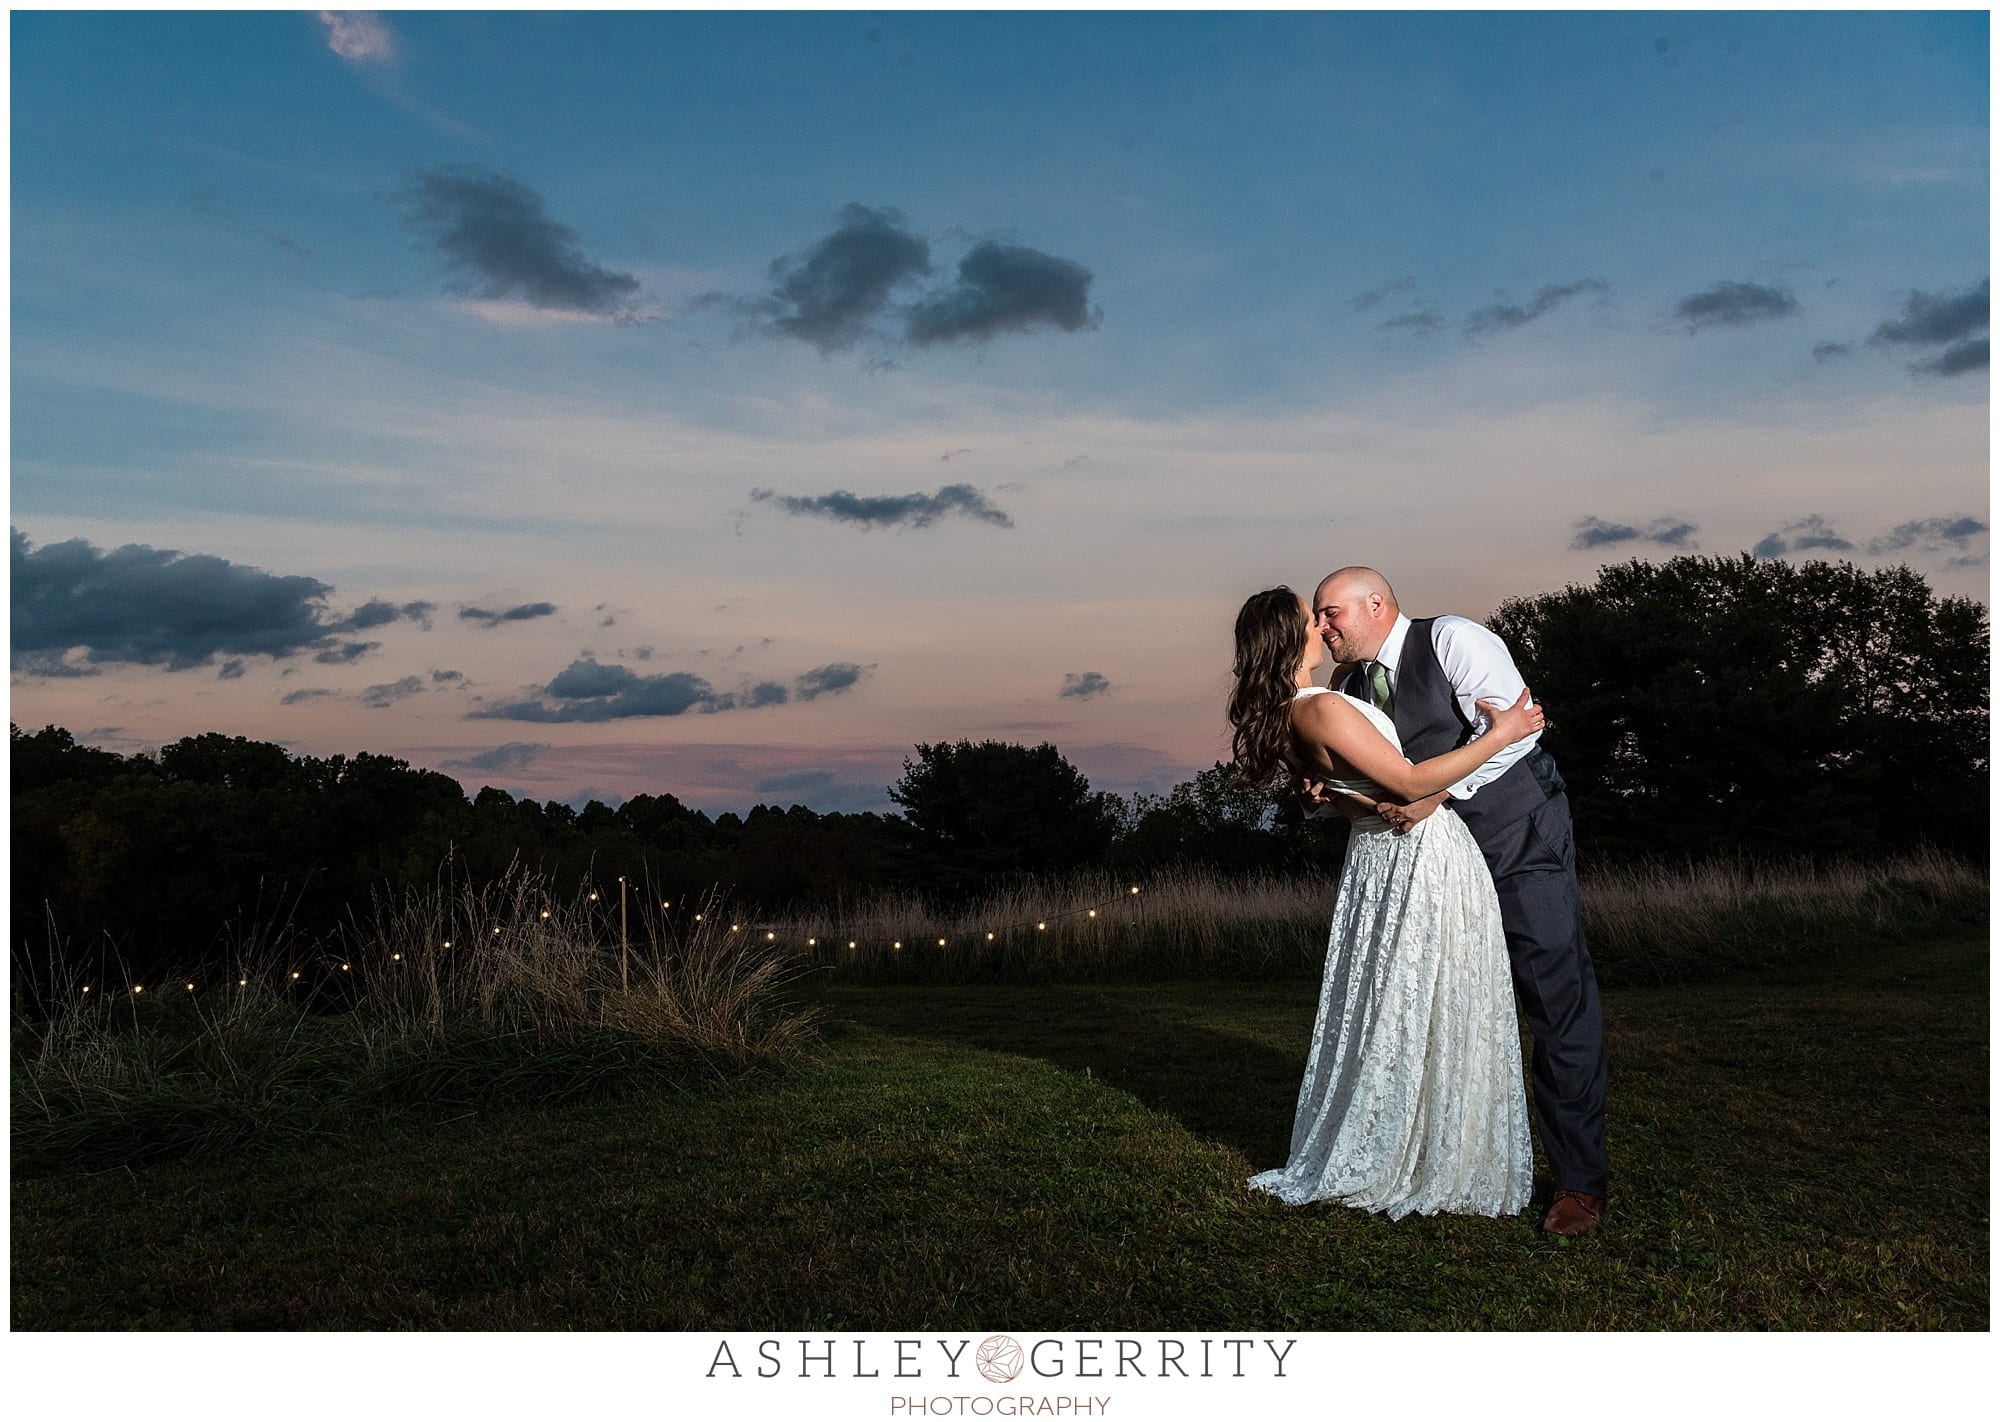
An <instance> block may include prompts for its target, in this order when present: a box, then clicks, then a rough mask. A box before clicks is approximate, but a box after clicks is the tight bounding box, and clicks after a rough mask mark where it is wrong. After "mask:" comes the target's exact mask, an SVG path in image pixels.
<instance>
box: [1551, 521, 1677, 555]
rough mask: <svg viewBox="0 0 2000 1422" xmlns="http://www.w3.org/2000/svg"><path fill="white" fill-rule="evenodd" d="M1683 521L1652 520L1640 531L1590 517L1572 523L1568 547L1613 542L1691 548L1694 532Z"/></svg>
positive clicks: (1606, 545) (1629, 525) (1608, 544)
mask: <svg viewBox="0 0 2000 1422" xmlns="http://www.w3.org/2000/svg"><path fill="white" fill-rule="evenodd" d="M1696 531H1697V530H1696V527H1695V525H1694V524H1691V523H1689V522H1688V521H1687V520H1686V519H1679V518H1656V519H1654V520H1653V521H1652V522H1651V523H1648V524H1647V525H1646V526H1645V527H1644V528H1640V527H1637V526H1636V525H1633V524H1629V523H1607V522H1605V520H1603V519H1601V518H1598V517H1596V516H1594V515H1586V516H1585V517H1583V518H1580V519H1578V520H1577V521H1576V533H1575V535H1574V536H1573V537H1572V538H1571V539H1570V541H1569V546H1570V547H1572V548H1605V547H1609V546H1610V545H1612V544H1617V543H1657V544H1659V545H1660V546H1661V547H1662V548H1692V547H1694V546H1695V544H1694V535H1695V533H1696Z"/></svg>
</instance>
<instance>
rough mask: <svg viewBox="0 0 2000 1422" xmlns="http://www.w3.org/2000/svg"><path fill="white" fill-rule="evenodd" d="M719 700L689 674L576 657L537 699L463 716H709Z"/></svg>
mask: <svg viewBox="0 0 2000 1422" xmlns="http://www.w3.org/2000/svg"><path fill="white" fill-rule="evenodd" d="M719 699H720V698H719V697H718V696H717V694H716V691H715V688H714V687H713V686H711V685H709V683H708V682H707V681H706V680H704V679H703V678H701V677H698V676H695V675H694V674H692V673H690V672H665V673H662V674H661V675H659V676H640V675H639V674H638V673H637V672H635V671H633V670H632V669H631V668H630V667H621V666H616V665H613V666H601V665H599V664H598V662H597V661H596V660H595V659H594V658H590V657H580V658H578V659H577V660H576V661H574V662H571V663H570V664H569V665H568V666H567V667H565V668H564V669H563V670H562V671H561V672H559V673H557V675H556V677H555V679H554V680H553V681H551V682H550V683H549V684H548V686H547V687H545V688H543V690H542V691H541V692H540V693H539V694H538V695H536V696H534V697H530V698H528V699H526V700H522V701H514V702H507V703H502V704H500V705H495V706H486V707H481V708H480V709H479V710H477V711H473V712H469V713H468V716H469V717H470V718H471V719H473V720H496V721H541V722H561V721H617V720H622V719H624V718H626V717H630V716H680V715H684V714H686V713H687V712H690V711H714V710H716V709H718V708H717V702H718V700H719Z"/></svg>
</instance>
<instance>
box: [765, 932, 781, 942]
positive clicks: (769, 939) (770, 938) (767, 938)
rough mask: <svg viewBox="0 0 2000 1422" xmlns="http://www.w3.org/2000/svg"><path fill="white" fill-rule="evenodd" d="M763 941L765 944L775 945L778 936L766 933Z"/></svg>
mask: <svg viewBox="0 0 2000 1422" xmlns="http://www.w3.org/2000/svg"><path fill="white" fill-rule="evenodd" d="M764 941H765V942H766V943H776V942H777V941H778V935H777V934H775V933H767V934H765V935H764Z"/></svg>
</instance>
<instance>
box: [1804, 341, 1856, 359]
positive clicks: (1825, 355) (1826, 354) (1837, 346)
mask: <svg viewBox="0 0 2000 1422" xmlns="http://www.w3.org/2000/svg"><path fill="white" fill-rule="evenodd" d="M1853 353H1854V347H1853V346H1850V345H1848V344H1846V343H1845V342H1842V341H1820V342H1818V343H1817V344H1815V345H1814V346H1813V348H1812V358H1813V360H1814V361H1815V362H1816V363H1818V364H1820V365H1824V364H1826V363H1827V362H1828V361H1830V360H1834V359H1836V358H1838V357H1840V356H1844V355H1852V354H1853Z"/></svg>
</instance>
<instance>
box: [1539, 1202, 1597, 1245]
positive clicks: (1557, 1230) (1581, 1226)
mask: <svg viewBox="0 0 2000 1422" xmlns="http://www.w3.org/2000/svg"><path fill="white" fill-rule="evenodd" d="M1603 1218H1604V1197H1603V1196H1602V1195H1586V1194H1584V1193H1583V1191H1581V1190H1558V1191H1556V1198H1555V1203H1554V1204H1552V1205H1550V1206H1549V1212H1548V1213H1547V1214H1546V1215H1543V1216H1542V1229H1543V1230H1544V1231H1546V1232H1547V1233H1549V1234H1559V1235H1562V1236H1563V1237H1564V1238H1566V1239H1576V1238H1579V1237H1580V1236H1582V1235H1586V1234H1589V1233H1590V1232H1591V1231H1592V1230H1593V1229H1595V1228H1597V1226H1598V1224H1599V1222H1601V1221H1602V1220H1603Z"/></svg>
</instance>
